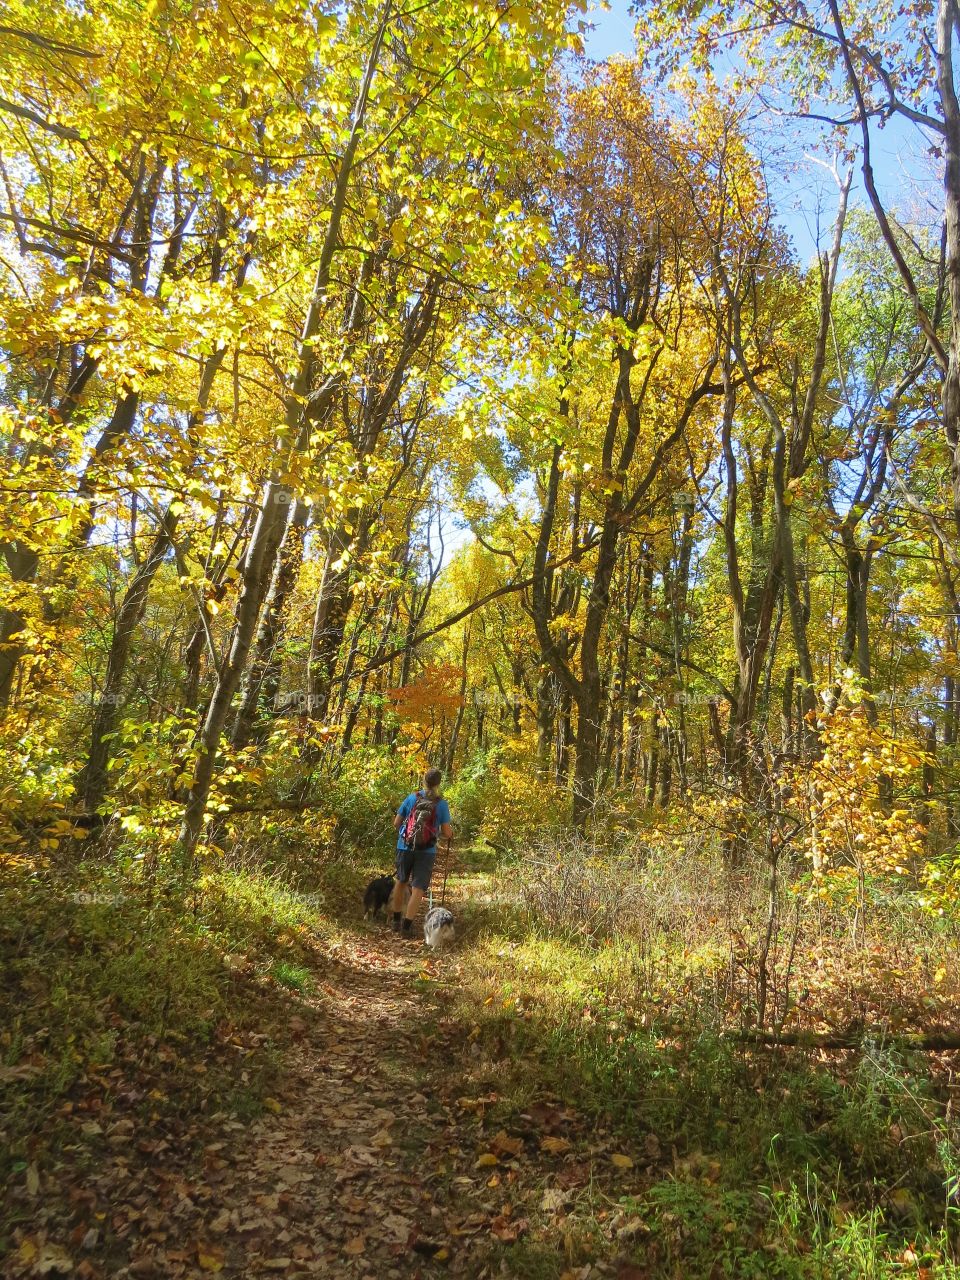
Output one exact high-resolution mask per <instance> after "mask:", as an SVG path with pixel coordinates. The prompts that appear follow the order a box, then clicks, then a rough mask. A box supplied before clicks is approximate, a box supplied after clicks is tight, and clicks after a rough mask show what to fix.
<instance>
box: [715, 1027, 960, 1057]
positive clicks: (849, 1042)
mask: <svg viewBox="0 0 960 1280" xmlns="http://www.w3.org/2000/svg"><path fill="white" fill-rule="evenodd" d="M730 1034H731V1038H732V1039H734V1040H736V1041H737V1042H738V1043H740V1044H756V1045H766V1046H768V1047H769V1048H772V1049H792V1048H798V1049H862V1048H863V1042H864V1040H865V1039H866V1038H867V1037H868V1036H869V1035H870V1031H869V1029H865V1030H860V1031H846V1032H816V1031H738V1032H733V1033H730ZM886 1043H888V1044H890V1045H892V1046H893V1047H894V1048H896V1049H919V1050H924V1051H926V1052H928V1053H935V1052H937V1051H938V1050H942V1049H960V1032H958V1031H953V1032H950V1031H931V1032H927V1033H926V1034H923V1035H920V1034H916V1035H904V1036H890V1037H889V1038H887V1039H886Z"/></svg>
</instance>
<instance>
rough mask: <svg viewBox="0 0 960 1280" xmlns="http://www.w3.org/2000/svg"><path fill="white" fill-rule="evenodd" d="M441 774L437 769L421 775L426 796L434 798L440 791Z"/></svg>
mask: <svg viewBox="0 0 960 1280" xmlns="http://www.w3.org/2000/svg"><path fill="white" fill-rule="evenodd" d="M442 781H443V774H442V773H441V772H440V770H439V769H428V770H427V772H426V773H425V774H424V775H423V789H424V791H426V793H427V794H428V795H431V796H435V795H436V794H437V792H438V791H439V790H440V783H441V782H442Z"/></svg>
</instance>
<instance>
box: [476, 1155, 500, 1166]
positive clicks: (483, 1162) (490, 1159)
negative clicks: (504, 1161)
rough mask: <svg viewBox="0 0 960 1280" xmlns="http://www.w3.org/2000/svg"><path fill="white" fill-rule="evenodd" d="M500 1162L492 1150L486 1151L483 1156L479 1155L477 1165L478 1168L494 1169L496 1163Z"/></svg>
mask: <svg viewBox="0 0 960 1280" xmlns="http://www.w3.org/2000/svg"><path fill="white" fill-rule="evenodd" d="M499 1163H500V1161H499V1160H498V1159H497V1157H496V1156H495V1155H494V1154H493V1152H492V1151H485V1152H484V1153H483V1155H482V1156H477V1162H476V1166H475V1167H476V1168H477V1169H492V1168H493V1166H494V1165H495V1164H499Z"/></svg>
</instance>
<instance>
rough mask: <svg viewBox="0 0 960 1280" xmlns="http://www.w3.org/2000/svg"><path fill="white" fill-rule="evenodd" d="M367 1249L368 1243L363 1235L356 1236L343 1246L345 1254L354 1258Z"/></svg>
mask: <svg viewBox="0 0 960 1280" xmlns="http://www.w3.org/2000/svg"><path fill="white" fill-rule="evenodd" d="M366 1247H367V1242H366V1240H364V1238H363V1236H362V1235H360V1236H354V1237H353V1239H352V1240H348V1241H347V1243H346V1244H345V1245H344V1246H343V1252H344V1253H347V1254H349V1255H350V1257H352V1258H356V1257H358V1256H359V1255H360V1254H361V1253H363V1251H364V1250H365V1249H366Z"/></svg>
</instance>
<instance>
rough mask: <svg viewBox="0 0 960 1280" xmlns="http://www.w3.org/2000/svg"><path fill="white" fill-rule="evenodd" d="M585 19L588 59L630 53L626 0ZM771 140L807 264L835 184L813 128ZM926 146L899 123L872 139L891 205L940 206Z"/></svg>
mask: <svg viewBox="0 0 960 1280" xmlns="http://www.w3.org/2000/svg"><path fill="white" fill-rule="evenodd" d="M588 19H589V21H590V22H592V23H593V24H594V29H593V30H592V31H590V32H589V33H588V34H587V37H586V41H585V46H586V53H587V56H588V57H590V58H592V59H595V60H597V61H601V60H603V59H605V58H609V57H611V56H612V55H613V54H615V53H623V54H631V53H632V52H633V19H632V18H631V17H630V14H629V6H628V0H610V3H609V8H608V9H607V10H606V11H604V10H602V9H600V8H599V5H598V4H597V5H595V6H594V7H593V8H592V9H591V11H590V13H589V14H588ZM778 133H779V138H778ZM771 136H772V137H774V138H775V139H776V138H778V140H779V144H780V145H779V147H774V150H773V153H772V155H771V157H770V159H771V161H772V164H771V170H770V172H769V174H768V178H769V179H770V181H771V191H772V193H773V195H774V199H775V201H776V205H777V210H778V214H779V218H780V222H781V224H782V225H783V226H784V227H785V228H786V230H787V232H788V233H789V235H790V238H791V240H792V241H793V244H794V247H795V249H796V252H797V255H798V257H799V258H800V259H801V260H802V261H806V260H809V258H810V257H811V256H812V255H813V254H814V253H815V252H816V245H817V236H818V234H819V236H820V239H821V243H822V244H823V247H826V241H827V240H828V239H829V235H830V230H831V227H832V224H833V218H834V213H835V210H836V201H837V189H836V184H835V182H834V180H833V178H832V177H831V176H830V174H829V173H828V172H827V171H826V170H825V169H824V168H823V166H822V165H821V164H818V163H817V161H816V160H815V159H814V158H813V153H814V152H815V149H816V141H817V135H816V133H815V132H814V127H813V126H807V127H806V128H805V131H802V130H800V129H793V130H791V129H790V128H789V127H788V126H785V124H784V122H782V121H779V122H777V127H776V128H775V129H774V130H772V131H771ZM857 141H859V138H858V139H857ZM929 145H930V138H929V137H928V136H927V135H925V134H924V132H923V130H922V129H920V128H919V126H917V125H914V124H911V123H909V122H907V121H903V120H899V119H898V120H895V121H893V122H892V123H891V124H889V125H887V127H886V128H884V129H882V130H874V132H873V136H872V141H871V147H872V151H873V166H874V172H875V175H876V179H877V185H878V187H879V189H880V193H881V195H882V197H883V198H884V199H885V200H886V201H889V202H890V204H891V205H894V206H898V207H902V206H904V205H905V204H906V205H907V206H912V207H915V208H918V209H920V211H921V212H922V209H923V206H924V203H925V200H926V199H927V198H928V197H929V198H930V199H932V201H933V202H934V204H936V202H937V200H938V198H939V203H940V206H941V207H942V199H943V193H942V186H940V183H939V179H938V176H937V175H936V174H934V173H933V171H932V170H931V168H930V166H929V163H928V160H927V148H928V146H929ZM777 151H779V155H777V154H776V152H777ZM938 187H939V191H938V190H937V188H938ZM851 200H852V203H853V204H854V205H857V204H864V203H865V202H866V194H865V192H864V190H863V181H862V177H861V175H860V170H859V165H858V168H857V172H856V174H855V176H854V185H853V189H852V193H851Z"/></svg>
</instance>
